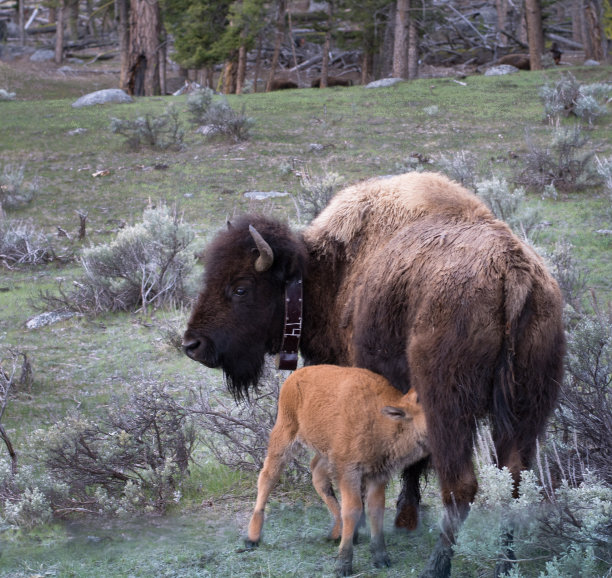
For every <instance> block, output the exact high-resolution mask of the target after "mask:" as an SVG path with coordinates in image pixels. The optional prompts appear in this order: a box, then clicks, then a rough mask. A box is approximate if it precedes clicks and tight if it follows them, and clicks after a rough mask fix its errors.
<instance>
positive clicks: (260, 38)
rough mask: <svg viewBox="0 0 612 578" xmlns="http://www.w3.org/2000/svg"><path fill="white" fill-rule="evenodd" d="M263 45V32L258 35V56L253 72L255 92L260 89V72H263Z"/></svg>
mask: <svg viewBox="0 0 612 578" xmlns="http://www.w3.org/2000/svg"><path fill="white" fill-rule="evenodd" d="M262 45H263V34H262V33H261V32H260V33H259V36H258V37H257V56H256V57H255V71H254V72H253V92H257V91H258V89H259V86H258V85H259V74H260V73H261V49H262Z"/></svg>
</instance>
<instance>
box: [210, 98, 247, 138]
mask: <svg viewBox="0 0 612 578" xmlns="http://www.w3.org/2000/svg"><path fill="white" fill-rule="evenodd" d="M201 122H202V125H203V126H202V130H203V132H204V133H205V134H207V135H210V136H215V135H222V136H225V137H228V138H231V139H232V140H234V141H243V140H248V138H249V136H250V130H251V127H252V126H253V119H252V118H250V117H248V116H247V115H246V114H245V107H244V106H243V107H242V110H241V111H240V112H237V111H235V110H234V109H233V108H232V107H231V106H230V105H229V103H228V102H227V101H226V100H225V99H223V100H220V101H215V102H213V103H212V104H211V105H210V106H209V107H208V109H207V110H206V112H205V113H204V114H202V116H201Z"/></svg>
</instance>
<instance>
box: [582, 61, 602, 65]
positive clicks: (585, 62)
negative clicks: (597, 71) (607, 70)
mask: <svg viewBox="0 0 612 578" xmlns="http://www.w3.org/2000/svg"><path fill="white" fill-rule="evenodd" d="M584 65H585V66H601V63H600V62H598V61H597V60H585V61H584Z"/></svg>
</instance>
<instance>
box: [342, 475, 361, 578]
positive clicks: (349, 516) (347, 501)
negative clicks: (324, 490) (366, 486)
mask: <svg viewBox="0 0 612 578" xmlns="http://www.w3.org/2000/svg"><path fill="white" fill-rule="evenodd" d="M339 486H340V495H341V498H342V539H341V540H340V547H339V548H338V557H337V558H336V574H337V575H338V576H350V575H351V574H352V573H353V536H354V534H355V532H356V530H357V526H358V524H359V520H360V519H361V514H362V513H363V502H362V500H361V479H360V478H359V477H358V476H356V475H355V474H350V473H349V474H347V475H343V476H342V477H341V478H340V480H339Z"/></svg>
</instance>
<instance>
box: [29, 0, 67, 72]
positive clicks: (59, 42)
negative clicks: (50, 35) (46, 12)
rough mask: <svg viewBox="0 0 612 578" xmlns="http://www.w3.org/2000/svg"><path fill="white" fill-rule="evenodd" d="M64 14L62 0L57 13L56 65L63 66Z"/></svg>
mask: <svg viewBox="0 0 612 578" xmlns="http://www.w3.org/2000/svg"><path fill="white" fill-rule="evenodd" d="M22 1H23V0H22ZM64 12H65V4H64V0H60V1H59V4H58V6H57V12H56V13H57V20H56V26H55V30H56V32H55V64H61V63H62V62H63V60H64Z"/></svg>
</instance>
